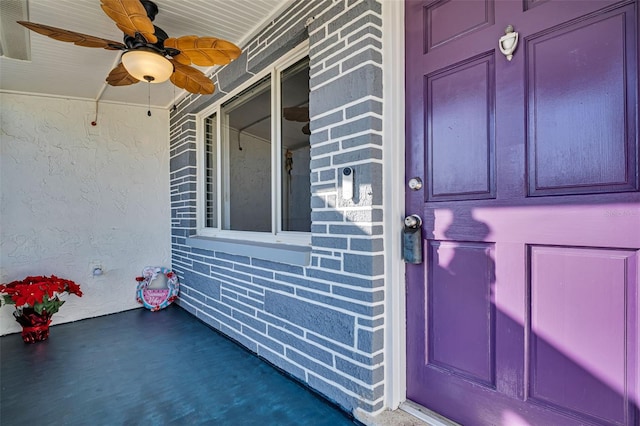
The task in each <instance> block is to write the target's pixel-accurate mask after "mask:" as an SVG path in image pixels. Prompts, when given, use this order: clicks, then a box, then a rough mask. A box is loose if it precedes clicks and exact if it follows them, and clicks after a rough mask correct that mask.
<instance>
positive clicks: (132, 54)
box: [122, 50, 173, 83]
mask: <svg viewBox="0 0 640 426" xmlns="http://www.w3.org/2000/svg"><path fill="white" fill-rule="evenodd" d="M122 65H124V67H125V69H126V70H127V72H128V73H129V74H131V75H132V76H133V77H135V78H137V79H138V80H140V81H148V82H149V83H162V82H164V81H167V80H168V79H169V77H171V74H173V64H172V63H171V62H169V60H168V59H167V58H165V57H164V56H162V55H159V54H157V53H154V52H149V51H148V50H131V51H129V52H125V54H124V55H122Z"/></svg>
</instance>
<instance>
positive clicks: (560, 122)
mask: <svg viewBox="0 0 640 426" xmlns="http://www.w3.org/2000/svg"><path fill="white" fill-rule="evenodd" d="M633 12H634V10H633V7H626V8H623V9H616V10H614V11H611V12H609V13H607V14H605V15H599V16H597V17H594V18H591V19H581V20H578V21H577V22H574V23H570V24H566V25H562V26H559V27H556V28H553V29H551V30H548V31H545V32H544V33H543V34H542V35H539V36H533V37H530V38H528V40H527V46H526V62H527V75H528V78H527V93H528V117H529V121H528V140H527V151H528V157H529V160H528V166H529V170H528V179H529V185H528V188H529V195H533V196H544V195H559V194H581V193H599V192H615V191H630V190H635V189H637V187H638V177H637V173H636V168H637V136H636V123H635V115H636V111H635V109H636V105H637V91H636V90H635V88H636V87H637V75H635V72H633V70H634V69H636V68H635V67H636V66H635V65H634V63H635V61H637V51H636V49H635V42H634V40H633V37H631V36H632V35H633V34H634V33H635V31H634V28H633ZM559 69H561V70H562V72H558V70H559Z"/></svg>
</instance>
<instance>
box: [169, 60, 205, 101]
mask: <svg viewBox="0 0 640 426" xmlns="http://www.w3.org/2000/svg"><path fill="white" fill-rule="evenodd" d="M169 60H170V61H171V63H172V64H173V66H174V71H173V74H171V82H172V83H173V84H175V85H176V86H178V87H179V88H181V89H185V90H186V91H188V92H191V93H195V94H200V95H210V94H212V93H213V91H214V90H215V86H214V85H213V81H211V79H209V78H208V77H207V76H206V75H204V74H203V73H202V72H201V71H199V70H197V69H195V68H192V67H190V66H188V65H183V64H181V63H180V62H178V61H176V60H173V59H169Z"/></svg>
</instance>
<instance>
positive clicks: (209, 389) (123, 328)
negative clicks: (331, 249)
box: [0, 306, 359, 426]
mask: <svg viewBox="0 0 640 426" xmlns="http://www.w3.org/2000/svg"><path fill="white" fill-rule="evenodd" d="M0 361H1V366H0V387H1V389H0V424H2V425H3V426H13V425H26V424H47V425H87V424H91V425H171V424H175V425H186V424H188V425H196V424H206V425H234V426H236V425H260V426H263V425H327V426H329V425H331V426H339V425H354V424H359V422H358V421H357V420H355V419H353V418H352V417H351V416H349V415H348V414H347V413H345V412H343V411H342V410H340V409H338V408H337V407H335V406H333V405H332V404H330V403H328V402H327V401H326V400H324V399H323V398H320V397H319V396H317V395H316V394H314V393H313V392H311V391H309V390H308V389H306V388H305V387H303V386H301V385H300V384H299V383H297V382H296V381H293V380H291V379H290V378H288V377H286V376H285V375H283V374H282V373H281V372H279V371H278V370H276V369H275V368H273V367H272V366H271V365H269V364H268V363H266V362H264V361H263V360H261V359H259V358H258V357H256V356H254V355H253V354H251V353H249V352H248V351H246V350H244V349H242V348H241V347H240V346H238V345H237V344H235V343H234V342H232V341H230V340H228V339H226V338H225V337H223V336H221V335H220V334H218V333H216V332H214V331H212V330H211V329H210V328H209V327H207V326H206V325H205V324H203V323H202V322H200V321H199V320H197V319H196V318H194V317H193V316H191V315H190V314H188V313H187V312H185V311H184V310H182V309H181V308H179V307H178V306H171V307H169V308H167V309H165V310H163V311H160V312H149V311H147V310H145V309H136V310H132V311H127V312H122V313H118V314H113V315H107V316H103V317H98V318H93V319H87V320H83V321H77V322H73V323H67V324H61V325H56V326H53V327H51V332H50V336H49V340H47V341H45V342H40V343H35V344H25V343H23V342H22V338H21V336H20V334H19V333H17V334H11V335H7V336H3V337H1V338H0Z"/></svg>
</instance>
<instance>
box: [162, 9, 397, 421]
mask: <svg viewBox="0 0 640 426" xmlns="http://www.w3.org/2000/svg"><path fill="white" fill-rule="evenodd" d="M381 13H382V12H381V4H380V2H378V1H374V0H355V1H354V0H337V1H330V0H324V1H323V0H312V1H310V0H299V1H296V2H294V3H293V4H292V5H291V6H290V7H289V8H288V9H287V10H286V11H285V12H284V13H283V14H282V15H281V16H280V17H278V18H277V19H275V20H273V21H272V22H271V23H270V24H269V25H268V26H267V27H266V28H264V29H263V30H262V31H261V32H260V33H259V34H258V35H257V36H256V37H255V38H254V39H253V40H252V41H250V42H249V43H248V44H247V45H246V46H244V47H243V54H242V56H241V57H240V58H239V59H238V60H236V61H234V62H233V63H231V64H230V65H228V66H226V67H223V68H221V69H219V70H217V72H216V73H215V74H214V75H213V76H212V77H211V78H212V80H213V81H214V83H215V84H216V93H215V94H214V95H213V96H195V95H191V96H189V97H187V98H186V99H185V100H183V101H182V102H181V103H180V105H179V106H178V108H177V110H176V111H174V112H173V113H172V116H171V128H170V140H171V145H170V148H171V163H170V165H171V207H172V210H171V211H172V215H171V218H172V267H173V269H174V270H175V271H176V272H177V273H178V275H179V277H180V282H181V296H180V299H179V301H178V303H179V304H180V306H182V307H183V308H185V309H187V310H188V311H190V312H192V313H193V314H194V315H196V316H197V317H198V318H200V319H202V320H203V321H204V322H206V323H208V324H210V325H211V326H212V327H214V328H216V329H218V330H220V331H221V332H223V333H225V334H227V335H228V336H230V337H231V338H233V339H235V340H237V341H238V342H240V343H241V344H243V345H245V346H246V347H247V348H249V349H250V350H251V351H254V352H255V353H257V354H258V355H259V356H261V357H264V358H265V359H267V360H268V361H270V362H271V363H273V364H275V365H277V366H278V367H280V368H282V369H284V370H286V371H287V372H289V373H290V374H291V375H293V376H295V377H296V378H298V379H299V380H301V381H302V382H305V383H307V384H308V385H309V386H311V387H312V388H314V389H316V390H317V391H319V392H320V393H322V394H324V395H326V396H327V397H328V398H329V399H331V400H333V401H335V402H337V403H338V404H339V405H341V406H342V407H344V408H345V409H346V410H348V411H352V410H354V409H356V408H358V407H360V408H362V409H363V410H365V411H369V412H375V411H378V410H380V409H381V408H383V405H384V403H383V394H384V367H385V364H384V354H383V349H384V339H383V327H384V297H385V295H384V276H383V274H384V270H383V268H384V257H383V249H384V241H383V238H382V235H383V226H382V223H383V222H382V220H383V212H382V154H383V152H382V53H381V52H382V18H381ZM307 38H308V39H309V56H310V62H311V75H310V78H311V81H310V89H311V92H310V114H311V129H312V135H311V185H312V198H311V207H312V248H311V250H312V251H311V262H310V265H307V266H299V265H297V264H287V263H280V262H274V261H272V260H265V259H260V258H257V257H251V256H244V255H238V254H230V253H225V252H222V251H214V250H206V249H202V248H197V247H194V245H193V239H192V237H194V236H195V235H196V232H197V229H196V197H197V189H196V188H197V185H196V181H197V170H196V130H195V129H196V126H195V119H196V114H197V113H198V112H200V111H201V110H202V109H204V108H206V107H207V106H209V105H211V104H213V103H215V102H216V101H218V100H220V99H221V98H223V97H224V96H225V94H227V93H228V92H229V91H231V90H233V89H235V88H237V87H238V86H239V85H241V84H242V83H244V82H246V81H247V80H248V79H250V78H251V77H252V76H253V75H255V74H256V73H257V72H259V71H260V70H262V69H264V68H265V67H267V66H270V65H271V64H272V63H273V62H274V61H275V60H277V59H278V58H280V57H281V56H283V55H284V54H285V53H287V52H288V51H289V50H291V49H292V48H293V47H295V46H297V45H299V44H300V43H301V42H303V41H304V40H305V39H307ZM346 166H349V167H352V168H353V169H354V181H355V188H356V190H355V193H354V198H353V199H352V200H343V199H342V196H341V189H340V188H341V179H342V173H341V171H342V169H343V168H344V167H346Z"/></svg>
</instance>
